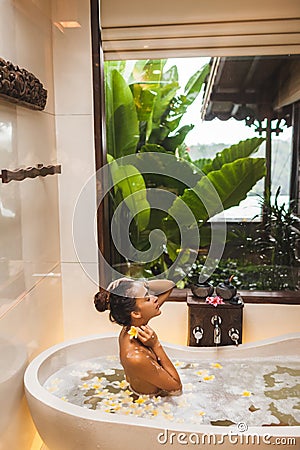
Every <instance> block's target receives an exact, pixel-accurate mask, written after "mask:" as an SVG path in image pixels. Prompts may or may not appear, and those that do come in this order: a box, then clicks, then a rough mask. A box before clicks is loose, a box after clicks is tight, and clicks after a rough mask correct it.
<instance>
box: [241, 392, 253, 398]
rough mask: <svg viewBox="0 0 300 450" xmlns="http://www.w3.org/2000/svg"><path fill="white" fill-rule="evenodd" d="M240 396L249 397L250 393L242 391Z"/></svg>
mask: <svg viewBox="0 0 300 450" xmlns="http://www.w3.org/2000/svg"><path fill="white" fill-rule="evenodd" d="M242 396H243V397H250V396H251V392H249V391H244V392H243V393H242Z"/></svg>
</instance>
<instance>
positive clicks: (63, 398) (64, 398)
mask: <svg viewBox="0 0 300 450" xmlns="http://www.w3.org/2000/svg"><path fill="white" fill-rule="evenodd" d="M60 399H61V400H63V401H64V402H68V401H69V400H68V399H67V397H65V396H63V397H60Z"/></svg>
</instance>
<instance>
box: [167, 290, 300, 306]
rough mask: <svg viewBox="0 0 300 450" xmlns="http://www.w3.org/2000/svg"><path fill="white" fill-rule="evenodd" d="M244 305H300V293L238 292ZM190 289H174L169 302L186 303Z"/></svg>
mask: <svg viewBox="0 0 300 450" xmlns="http://www.w3.org/2000/svg"><path fill="white" fill-rule="evenodd" d="M238 292H239V294H240V295H241V297H242V298H243V301H244V303H261V304H277V305H300V291H273V292H272V291H238ZM188 295H191V290H190V289H173V291H172V293H171V295H170V296H169V298H168V300H167V301H169V302H186V300H187V296H188Z"/></svg>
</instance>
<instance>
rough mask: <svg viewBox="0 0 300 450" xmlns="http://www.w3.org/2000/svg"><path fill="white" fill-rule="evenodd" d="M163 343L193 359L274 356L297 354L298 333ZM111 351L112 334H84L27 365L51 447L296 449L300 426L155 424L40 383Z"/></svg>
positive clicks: (37, 415)
mask: <svg viewBox="0 0 300 450" xmlns="http://www.w3.org/2000/svg"><path fill="white" fill-rule="evenodd" d="M164 347H165V349H166V351H167V353H168V355H169V356H170V357H171V358H175V359H193V360H194V361H195V360H198V359H199V360H201V358H202V359H209V358H211V359H212V360H215V359H217V360H218V361H222V360H228V359H230V358H237V357H238V358H241V360H242V359H247V358H249V357H257V356H259V357H264V356H266V357H267V356H268V357H270V356H278V355H283V356H285V357H286V356H287V355H291V356H293V355H298V356H297V357H298V358H300V354H299V349H300V333H297V334H293V335H285V336H281V337H278V338H273V339H269V340H267V341H260V342H256V343H252V344H242V345H240V346H239V347H233V346H232V347H219V348H203V349H198V348H194V347H193V348H192V347H183V346H176V345H171V344H164ZM113 354H115V355H117V354H118V339H117V335H116V334H109V335H96V336H87V337H83V338H80V339H74V340H71V341H68V342H63V343H62V344H59V345H56V346H54V347H51V348H49V349H48V350H46V351H44V352H43V353H41V354H40V355H39V356H37V357H36V358H35V359H34V360H33V361H32V362H31V363H30V364H29V366H28V368H27V370H26V372H25V377H24V382H25V392H26V397H27V401H28V404H29V408H30V411H31V414H32V417H33V420H34V422H35V425H36V428H37V430H38V432H39V434H40V436H41V438H42V439H43V441H44V442H45V444H46V445H47V447H48V448H49V450H96V449H101V450H131V449H132V450H133V449H134V450H136V449H142V450H148V449H149V450H155V449H161V448H170V449H179V448H187V447H188V448H195V447H197V446H198V448H199V447H200V448H211V447H212V446H214V447H218V445H220V448H222V449H224V450H226V449H229V448H235V449H240V448H247V449H249V448H252V449H256V448H257V449H267V448H268V449H269V448H270V445H272V444H273V445H274V444H277V447H278V448H281V446H282V447H284V448H285V449H293V450H296V449H299V448H300V438H299V436H300V427H292V426H290V427H288V426H280V427H249V428H248V430H247V432H246V433H245V434H243V435H241V434H238V430H237V429H234V427H230V429H229V427H218V426H210V425H192V424H191V425H187V424H178V423H170V422H167V421H166V422H165V423H163V421H161V423H160V424H155V425H154V423H153V421H151V420H150V419H144V418H135V417H129V416H123V415H116V414H109V413H104V412H101V411H97V410H96V411H95V410H90V409H86V408H82V407H80V406H76V405H73V404H70V403H67V402H64V401H63V400H61V399H60V398H58V397H55V396H54V395H53V394H51V393H50V392H48V391H47V390H46V389H45V388H44V387H43V384H44V382H45V381H46V380H47V379H48V378H49V377H50V376H51V375H52V374H53V373H55V372H56V371H58V370H59V369H61V368H63V367H65V366H66V365H68V364H72V363H74V362H76V361H82V360H86V359H90V358H96V357H99V356H108V355H113ZM228 435H229V436H228ZM246 435H249V436H248V437H247V436H246ZM251 436H252V437H251ZM270 436H272V437H270ZM296 441H298V442H296Z"/></svg>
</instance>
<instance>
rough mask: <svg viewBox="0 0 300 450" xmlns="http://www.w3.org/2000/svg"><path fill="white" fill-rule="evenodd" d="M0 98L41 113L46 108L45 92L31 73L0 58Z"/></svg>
mask: <svg viewBox="0 0 300 450" xmlns="http://www.w3.org/2000/svg"><path fill="white" fill-rule="evenodd" d="M0 97H2V98H4V99H5V100H8V101H10V102H14V103H18V104H20V105H22V106H26V107H27V108H31V109H37V110H40V111H41V110H43V109H44V108H45V106H46V101H47V90H46V89H44V87H43V84H42V83H41V82H40V81H39V80H38V79H37V78H36V77H35V76H34V75H33V74H32V73H31V72H28V71H27V70H26V69H21V68H20V67H19V66H15V65H13V64H12V63H11V62H10V61H5V60H4V59H2V58H0Z"/></svg>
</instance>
